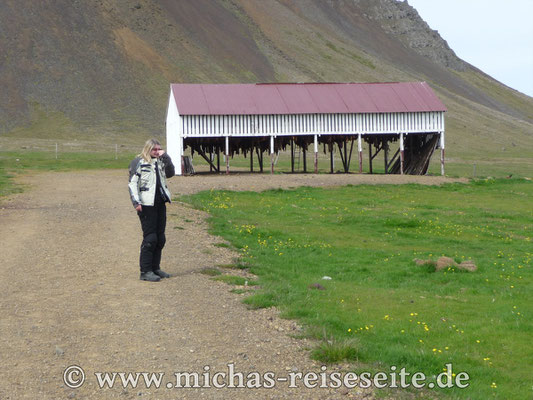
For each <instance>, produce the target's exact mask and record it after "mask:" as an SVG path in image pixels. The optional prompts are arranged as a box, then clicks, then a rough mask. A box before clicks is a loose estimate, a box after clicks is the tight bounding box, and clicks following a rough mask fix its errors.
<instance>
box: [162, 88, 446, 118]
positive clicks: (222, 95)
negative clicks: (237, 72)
mask: <svg viewBox="0 0 533 400" xmlns="http://www.w3.org/2000/svg"><path fill="white" fill-rule="evenodd" d="M171 90H172V93H173V94H174V98H175V99H176V104H177V106H178V111H179V113H180V114H181V115H243V114H267V115H268V114H322V113H324V114H325V113H328V114H329V113H379V112H383V113H385V112H427V111H446V107H445V106H444V104H443V103H442V102H441V101H440V100H439V98H438V97H437V96H436V95H435V93H434V92H433V90H432V89H431V88H430V87H429V85H428V84H427V83H426V82H395V83H269V84H190V83H184V84H181V83H175V84H172V85H171Z"/></svg>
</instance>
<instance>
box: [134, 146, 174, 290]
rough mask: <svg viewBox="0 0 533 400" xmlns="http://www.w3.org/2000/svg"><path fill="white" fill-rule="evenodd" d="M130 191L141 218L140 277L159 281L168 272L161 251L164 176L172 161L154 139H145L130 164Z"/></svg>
mask: <svg viewBox="0 0 533 400" xmlns="http://www.w3.org/2000/svg"><path fill="white" fill-rule="evenodd" d="M129 173H130V180H129V185H128V186H129V191H130V197H131V202H132V203H133V207H134V208H135V210H137V215H138V216H139V219H140V220H141V227H142V231H143V241H142V244H141V255H140V260H139V264H140V267H141V280H143V281H150V282H158V281H159V280H160V279H161V278H169V277H170V275H169V274H167V273H166V272H164V271H162V270H161V267H160V265H159V264H160V262H161V251H162V250H163V247H164V246H165V241H166V238H165V226H166V222H167V211H166V205H165V203H166V202H169V203H170V197H171V195H170V191H169V190H168V186H167V178H170V177H172V176H174V173H175V171H174V164H172V160H171V159H170V156H169V155H168V154H167V153H165V150H163V149H162V148H161V144H160V143H159V142H158V141H157V140H156V139H149V140H148V141H146V143H145V145H144V148H143V151H142V152H141V154H139V155H138V156H137V157H136V158H135V159H134V160H133V161H132V162H131V163H130V166H129Z"/></svg>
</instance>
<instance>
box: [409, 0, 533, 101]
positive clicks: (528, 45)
mask: <svg viewBox="0 0 533 400" xmlns="http://www.w3.org/2000/svg"><path fill="white" fill-rule="evenodd" d="M408 2H409V4H410V5H411V6H413V7H414V8H416V9H417V11H418V13H419V14H420V16H421V17H422V18H423V19H424V20H425V21H426V22H427V23H428V25H429V26H430V27H431V29H434V30H437V31H439V34H440V36H441V37H442V38H443V39H444V40H446V41H447V42H448V45H449V46H450V47H451V48H452V50H453V51H455V54H457V56H458V57H459V58H461V59H463V60H465V61H467V62H468V63H470V64H472V65H474V66H475V67H477V68H479V69H480V70H482V71H483V72H485V73H487V74H489V75H490V76H492V77H493V78H495V79H497V80H499V81H500V82H502V83H504V84H505V85H507V86H510V87H512V88H513V89H516V90H519V91H520V92H522V93H525V94H527V95H529V96H533V0H408Z"/></svg>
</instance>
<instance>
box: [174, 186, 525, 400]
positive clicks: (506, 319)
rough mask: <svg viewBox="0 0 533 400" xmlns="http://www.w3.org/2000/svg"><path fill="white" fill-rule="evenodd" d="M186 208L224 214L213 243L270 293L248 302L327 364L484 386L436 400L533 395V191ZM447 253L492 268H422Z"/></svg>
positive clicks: (402, 193) (436, 192)
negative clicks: (298, 331)
mask: <svg viewBox="0 0 533 400" xmlns="http://www.w3.org/2000/svg"><path fill="white" fill-rule="evenodd" d="M184 200H186V201H188V202H192V203H193V204H194V205H195V206H197V207H199V208H203V209H205V210H207V211H208V212H209V213H210V214H211V216H212V217H211V223H212V227H213V232H214V233H215V234H217V235H221V236H223V237H224V238H225V239H227V240H229V241H230V242H231V243H232V244H233V245H234V246H235V247H236V248H238V249H240V252H241V254H242V258H243V260H245V261H247V263H248V264H249V266H250V270H251V272H252V273H254V274H256V275H257V276H258V283H259V284H260V285H261V289H260V290H259V291H258V292H257V293H256V294H254V295H252V296H251V297H249V298H247V300H246V302H247V303H248V304H249V305H250V306H252V307H268V306H272V305H275V306H278V307H279V308H280V309H281V310H282V313H283V316H284V317H287V318H295V319H298V320H299V321H300V322H301V323H302V324H303V325H304V326H305V327H307V329H306V332H307V334H308V335H310V336H312V337H315V338H317V339H319V340H321V343H323V344H322V345H320V346H319V347H318V348H317V349H315V351H314V353H313V354H314V357H316V358H318V359H320V360H322V361H331V362H334V361H339V359H342V358H347V359H349V360H350V361H356V360H357V361H358V363H357V365H358V367H355V368H356V371H358V372H361V371H363V370H368V371H378V370H384V371H390V367H391V366H393V365H394V366H396V367H397V368H398V370H399V369H400V368H401V367H405V368H406V369H407V371H410V373H414V372H417V371H422V372H424V373H425V374H427V375H428V376H433V375H437V374H439V373H440V372H442V371H443V368H444V366H445V364H447V363H452V364H453V372H454V373H459V372H461V371H465V372H467V373H468V375H469V377H470V380H469V384H470V386H469V387H468V388H467V389H444V390H441V391H438V392H437V391H436V389H434V390H433V391H432V392H431V394H433V395H435V394H437V393H438V395H439V396H443V397H452V398H472V399H480V398H500V399H519V398H531V397H532V395H533V391H532V385H533V381H532V376H533V367H532V366H533V347H532V346H531V337H532V335H533V323H532V319H531V318H532V316H533V306H532V305H531V293H532V290H533V271H532V265H531V258H532V254H533V251H532V249H533V247H532V245H531V238H532V236H533V207H532V206H531V205H532V204H533V183H532V182H531V181H528V180H525V179H502V180H480V181H475V182H473V183H471V184H447V185H444V186H442V187H429V186H420V185H403V186H347V187H342V188H335V189H320V188H300V189H297V190H290V191H285V190H273V191H266V192H263V193H253V192H244V193H242V192H241V193H234V192H226V191H221V192H217V191H212V192H203V193H200V194H197V195H194V196H191V197H185V198H184ZM442 255H446V256H450V257H453V258H454V259H455V260H456V261H457V262H460V261H462V260H468V259H471V260H473V261H474V263H475V264H476V265H477V266H478V270H477V271H475V272H464V271H460V270H458V269H456V268H449V269H446V270H443V271H439V272H435V268H434V267H432V266H418V265H416V264H415V262H414V261H413V260H414V259H415V258H418V259H431V260H436V259H437V258H438V257H439V256H442ZM324 276H328V277H331V280H325V279H323V277H324ZM315 283H318V284H320V285H322V286H323V287H324V288H325V290H317V289H313V288H310V285H313V284H315ZM354 365H355V364H354Z"/></svg>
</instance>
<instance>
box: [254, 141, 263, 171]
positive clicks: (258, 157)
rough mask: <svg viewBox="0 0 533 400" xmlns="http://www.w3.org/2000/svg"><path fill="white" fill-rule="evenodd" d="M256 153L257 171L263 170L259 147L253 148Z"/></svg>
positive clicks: (261, 152)
mask: <svg viewBox="0 0 533 400" xmlns="http://www.w3.org/2000/svg"><path fill="white" fill-rule="evenodd" d="M255 152H256V154H257V161H259V172H263V150H261V151H259V147H256V148H255Z"/></svg>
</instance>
